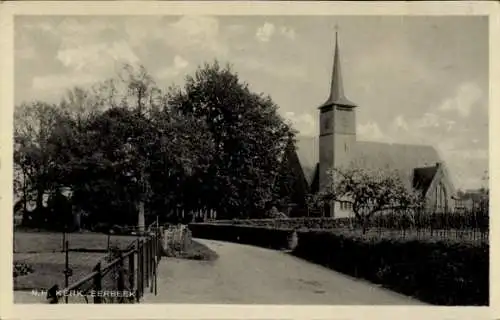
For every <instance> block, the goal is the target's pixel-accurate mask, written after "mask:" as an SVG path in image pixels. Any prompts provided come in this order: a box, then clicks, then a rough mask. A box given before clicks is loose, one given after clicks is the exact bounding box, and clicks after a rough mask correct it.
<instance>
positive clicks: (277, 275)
mask: <svg viewBox="0 0 500 320" xmlns="http://www.w3.org/2000/svg"><path fill="white" fill-rule="evenodd" d="M196 241H199V242H201V243H203V244H205V245H207V246H208V247H210V248H212V249H213V250H214V251H216V252H217V253H218V254H219V258H218V259H217V260H215V261H212V262H207V261H189V260H180V259H165V260H162V262H161V263H160V266H159V277H160V279H159V283H158V295H157V296H154V295H152V294H148V295H146V297H145V299H144V302H143V303H215V304H220V303H234V304H308V305H424V303H422V302H420V301H417V300H414V299H411V298H409V297H406V296H403V295H400V294H397V293H394V292H391V291H388V290H385V289H383V288H380V287H378V286H376V285H373V284H370V283H368V282H365V281H362V280H357V279H353V278H350V277H347V276H345V275H343V274H341V273H337V272H335V271H332V270H329V269H326V268H323V267H321V266H318V265H315V264H312V263H309V262H307V261H304V260H302V259H299V258H296V257H293V256H291V255H289V254H287V253H284V252H278V251H273V250H267V249H262V248H258V247H252V246H246V245H240V244H234V243H226V242H219V241H211V240H196Z"/></svg>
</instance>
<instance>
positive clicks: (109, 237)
mask: <svg viewBox="0 0 500 320" xmlns="http://www.w3.org/2000/svg"><path fill="white" fill-rule="evenodd" d="M110 242H111V230H109V231H108V243H107V247H106V250H107V251H108V252H109V245H110Z"/></svg>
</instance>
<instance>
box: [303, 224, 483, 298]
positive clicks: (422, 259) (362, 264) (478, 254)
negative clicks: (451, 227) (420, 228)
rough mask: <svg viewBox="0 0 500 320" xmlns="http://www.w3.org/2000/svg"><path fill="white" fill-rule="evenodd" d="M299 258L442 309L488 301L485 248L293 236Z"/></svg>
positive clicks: (316, 234)
mask: <svg viewBox="0 0 500 320" xmlns="http://www.w3.org/2000/svg"><path fill="white" fill-rule="evenodd" d="M298 236H299V242H298V246H297V247H296V248H295V250H294V254H295V255H297V256H298V257H301V258H304V259H307V260H310V261H312V262H315V263H318V264H321V265H324V266H327V267H329V268H331V269H334V270H337V271H340V272H342V273H345V274H349V275H352V276H355V277H360V278H364V279H367V280H369V281H371V282H374V283H378V284H381V285H383V286H385V287H387V288H390V289H392V290H394V291H398V292H400V293H403V294H406V295H409V296H413V297H415V298H418V299H420V300H422V301H425V302H428V303H431V304H436V305H447V306H464V305H481V306H485V305H488V303H489V245H488V244H487V243H484V242H483V243H456V242H455V243H452V242H446V241H434V242H430V241H417V240H404V239H397V240H394V239H374V238H371V239H370V238H363V237H359V236H346V235H340V234H334V233H332V232H328V231H324V230H315V231H313V230H309V231H305V232H300V231H299V232H298Z"/></svg>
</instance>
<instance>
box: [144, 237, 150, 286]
mask: <svg viewBox="0 0 500 320" xmlns="http://www.w3.org/2000/svg"><path fill="white" fill-rule="evenodd" d="M148 247H149V241H148V239H147V238H146V240H145V241H144V246H143V254H144V261H143V263H144V282H145V285H144V288H147V287H148V282H149V273H148V271H149V264H148V262H149V258H148V256H149V255H148V251H149V250H148Z"/></svg>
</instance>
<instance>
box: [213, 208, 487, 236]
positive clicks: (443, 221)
mask: <svg viewBox="0 0 500 320" xmlns="http://www.w3.org/2000/svg"><path fill="white" fill-rule="evenodd" d="M214 223H222V224H235V225H253V226H266V227H274V228H285V229H287V228H293V229H300V228H307V229H334V228H339V227H346V226H350V225H357V224H358V221H357V220H356V219H355V218H353V217H344V218H330V217H323V218H309V217H300V218H287V219H241V220H238V219H235V220H222V221H218V222H214ZM488 226H489V217H488V213H487V212H482V211H467V212H453V213H432V212H430V213H423V214H418V215H415V216H414V220H411V219H409V217H408V216H405V215H401V214H396V213H384V214H377V215H375V216H373V217H372V219H371V220H370V224H369V226H368V227H369V228H377V227H381V228H388V229H397V230H400V229H411V228H416V229H435V230H438V229H458V230H472V229H477V230H479V231H482V232H487V231H488Z"/></svg>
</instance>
